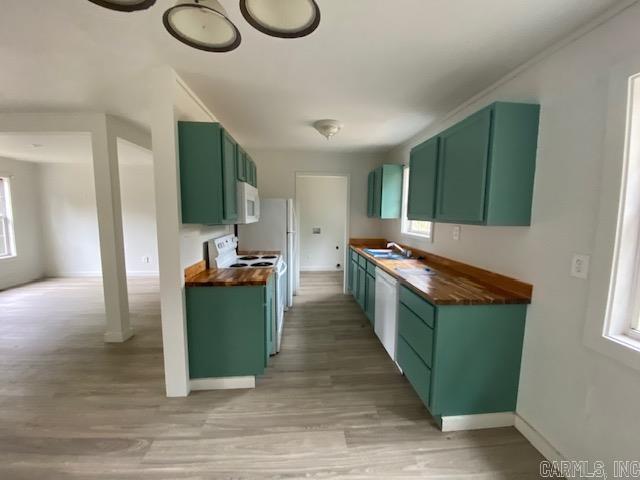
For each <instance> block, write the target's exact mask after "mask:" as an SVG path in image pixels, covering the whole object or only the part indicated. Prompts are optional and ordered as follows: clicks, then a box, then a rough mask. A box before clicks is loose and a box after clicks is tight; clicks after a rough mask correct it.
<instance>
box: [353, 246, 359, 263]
mask: <svg viewBox="0 0 640 480" xmlns="http://www.w3.org/2000/svg"><path fill="white" fill-rule="evenodd" d="M351 260H354V261H356V262H357V261H358V252H356V251H355V250H353V249H351Z"/></svg>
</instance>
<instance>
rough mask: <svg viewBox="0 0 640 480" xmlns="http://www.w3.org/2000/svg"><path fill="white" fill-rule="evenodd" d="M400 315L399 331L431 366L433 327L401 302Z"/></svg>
mask: <svg viewBox="0 0 640 480" xmlns="http://www.w3.org/2000/svg"><path fill="white" fill-rule="evenodd" d="M398 317H399V325H398V333H399V334H400V335H402V337H403V338H404V340H405V341H406V342H407V343H408V344H409V345H410V346H411V347H413V349H414V350H415V352H416V353H417V354H418V355H419V356H420V358H422V361H423V362H424V363H426V364H427V366H428V367H430V366H431V354H432V352H433V329H431V327H429V326H427V324H426V323H424V322H423V321H422V320H420V318H419V317H418V316H417V315H416V314H415V313H413V312H412V311H411V310H409V309H408V308H407V307H405V306H404V305H403V304H400V308H399V310H398Z"/></svg>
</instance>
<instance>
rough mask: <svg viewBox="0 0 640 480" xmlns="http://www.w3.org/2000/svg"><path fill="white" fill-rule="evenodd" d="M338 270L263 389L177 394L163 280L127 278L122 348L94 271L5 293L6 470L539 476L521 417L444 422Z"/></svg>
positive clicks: (0, 316) (1, 318)
mask: <svg viewBox="0 0 640 480" xmlns="http://www.w3.org/2000/svg"><path fill="white" fill-rule="evenodd" d="M341 281H342V278H341V275H340V274H338V273H305V274H303V276H302V286H301V291H300V295H299V296H298V297H296V305H295V307H294V308H293V309H292V310H290V311H289V312H288V314H287V317H286V322H285V330H284V337H283V346H282V352H281V353H280V354H279V355H278V356H276V357H275V358H273V359H272V363H271V366H270V368H269V369H268V372H267V374H266V375H265V376H264V377H262V378H260V379H259V380H258V384H257V388H256V389H255V390H235V391H215V392H195V393H193V394H192V395H191V396H190V397H188V398H178V399H167V398H165V397H164V388H163V383H162V352H161V336H160V318H159V308H158V299H157V286H156V285H154V284H153V282H152V281H150V280H137V281H134V282H132V283H131V284H130V291H131V295H132V300H131V304H132V312H133V315H132V317H133V322H134V326H135V328H136V331H137V334H136V336H135V337H134V338H133V339H132V340H131V341H130V342H127V343H126V344H124V345H117V346H116V345H105V344H103V343H102V336H101V330H100V328H101V326H102V323H101V322H102V320H101V318H100V313H99V309H98V308H97V305H98V304H99V299H100V297H99V295H101V290H100V285H99V284H98V283H97V282H95V283H91V282H87V280H84V279H83V280H81V281H77V280H47V281H44V282H39V283H35V284H31V285H28V286H24V287H21V288H18V289H14V290H8V291H5V292H0V312H1V313H0V361H1V363H2V366H3V367H2V369H1V370H0V385H2V386H1V387H0V462H1V463H0V478H7V479H33V478H47V479H48V480H51V479H55V480H57V479H69V478H72V479H83V480H92V479H100V480H104V479H114V478H122V479H129V478H142V479H167V480H169V479H218V478H220V479H222V478H234V479H238V478H256V479H257V478H300V477H307V478H309V477H311V478H350V479H356V478H357V479H364V478H380V479H383V478H384V479H390V478H446V479H458V478H473V479H474V480H476V479H487V480H489V479H492V480H493V479H505V480H506V479H509V480H512V479H530V478H538V477H537V474H536V472H537V470H538V462H539V461H540V460H542V457H541V456H540V455H539V454H538V453H537V451H536V450H535V449H534V448H533V447H532V446H531V445H529V444H528V443H527V441H526V440H525V439H524V438H523V437H522V436H521V435H520V434H519V433H518V432H517V431H516V430H515V429H512V428H505V429H495V430H484V431H475V432H458V433H448V434H443V433H441V432H439V431H438V430H437V429H436V428H435V426H434V423H433V421H432V420H431V418H430V417H429V415H428V413H427V412H426V410H425V409H424V407H423V406H422V404H421V403H420V401H419V399H418V398H417V396H416V395H415V393H414V392H413V390H412V389H411V387H410V386H409V384H408V382H407V381H406V380H405V378H404V377H403V376H401V375H400V374H398V373H397V371H396V368H395V366H394V364H393V362H392V361H391V360H390V359H389V357H388V356H387V355H386V352H385V350H384V349H383V347H382V346H381V345H380V343H379V342H378V341H377V338H376V337H375V335H374V334H373V331H372V329H371V327H370V325H369V322H368V321H367V319H366V318H365V317H364V315H363V314H362V313H361V311H360V309H359V308H358V306H357V305H356V303H355V302H354V301H353V299H352V298H351V297H350V296H345V295H343V294H342V288H341ZM78 305H82V306H83V308H82V309H79V308H78Z"/></svg>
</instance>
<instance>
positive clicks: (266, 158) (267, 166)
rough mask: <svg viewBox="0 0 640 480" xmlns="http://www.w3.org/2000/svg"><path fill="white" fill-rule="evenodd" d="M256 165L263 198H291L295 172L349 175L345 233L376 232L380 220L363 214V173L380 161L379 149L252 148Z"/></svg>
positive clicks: (364, 196)
mask: <svg viewBox="0 0 640 480" xmlns="http://www.w3.org/2000/svg"><path fill="white" fill-rule="evenodd" d="M249 153H250V155H251V157H252V158H253V159H254V161H255V162H256V165H257V167H258V190H259V191H260V196H261V197H265V198H294V197H295V194H296V191H295V190H296V189H295V185H296V172H299V173H328V174H331V173H339V174H347V175H349V182H350V183H349V190H350V191H349V194H350V199H349V205H350V210H349V237H350V238H356V237H358V238H365V237H372V236H374V237H375V236H379V235H380V233H381V228H382V223H381V222H380V221H379V220H375V219H370V218H368V217H367V175H368V173H369V172H370V171H371V170H373V169H374V168H375V167H377V166H378V165H381V164H382V163H384V160H385V156H384V155H382V154H380V153H335V152H304V151H293V150H292V151H275V150H252V149H249Z"/></svg>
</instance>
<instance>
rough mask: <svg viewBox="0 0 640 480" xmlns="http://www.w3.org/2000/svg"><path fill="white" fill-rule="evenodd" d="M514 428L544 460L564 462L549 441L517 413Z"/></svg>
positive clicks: (562, 457) (563, 457) (563, 458)
mask: <svg viewBox="0 0 640 480" xmlns="http://www.w3.org/2000/svg"><path fill="white" fill-rule="evenodd" d="M514 426H515V427H516V430H518V431H519V432H520V433H521V434H522V436H523V437H524V438H526V439H527V440H528V441H529V443H530V444H531V445H533V446H534V448H535V449H536V450H538V451H539V452H540V453H541V454H542V456H543V457H544V458H546V459H547V460H549V461H551V462H560V461H564V460H566V458H565V456H564V455H562V454H561V453H560V452H559V451H558V450H557V449H556V448H555V447H554V446H553V445H551V443H550V442H549V440H547V439H546V438H544V437H543V436H542V434H541V433H540V432H538V431H537V430H536V429H535V428H533V427H532V426H531V425H529V423H528V422H527V421H526V420H525V419H523V418H522V417H521V416H520V415H518V414H517V413H516V414H515V422H514Z"/></svg>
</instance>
